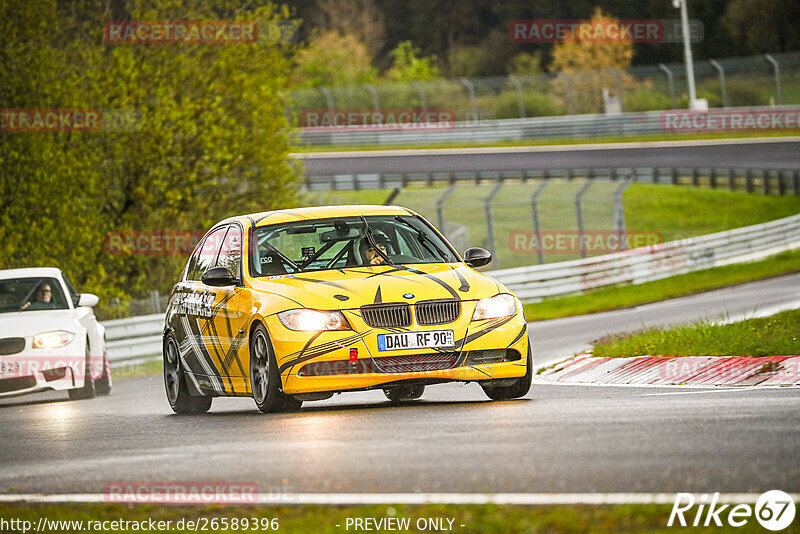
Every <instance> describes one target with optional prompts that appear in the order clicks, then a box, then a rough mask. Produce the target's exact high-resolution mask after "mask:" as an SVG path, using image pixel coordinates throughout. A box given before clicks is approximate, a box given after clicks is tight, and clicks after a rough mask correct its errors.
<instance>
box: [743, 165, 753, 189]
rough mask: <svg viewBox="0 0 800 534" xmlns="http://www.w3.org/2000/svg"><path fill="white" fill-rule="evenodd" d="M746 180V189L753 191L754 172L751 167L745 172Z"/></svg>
mask: <svg viewBox="0 0 800 534" xmlns="http://www.w3.org/2000/svg"><path fill="white" fill-rule="evenodd" d="M744 182H745V191H747V192H748V193H752V192H753V172H752V171H751V170H750V169H746V170H745V172H744Z"/></svg>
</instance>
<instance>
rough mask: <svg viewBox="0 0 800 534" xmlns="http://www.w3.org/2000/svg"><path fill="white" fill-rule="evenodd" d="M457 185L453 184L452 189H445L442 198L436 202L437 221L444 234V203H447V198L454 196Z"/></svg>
mask: <svg viewBox="0 0 800 534" xmlns="http://www.w3.org/2000/svg"><path fill="white" fill-rule="evenodd" d="M455 188H456V185H455V184H452V185H451V186H450V187H448V188H447V189H445V192H444V193H442V196H440V197H439V199H438V200H437V201H436V219H437V221H438V223H439V231H440V232H442V233H445V232H444V203H445V202H447V198H448V197H449V196H450V195H452V194H453V191H454V190H455Z"/></svg>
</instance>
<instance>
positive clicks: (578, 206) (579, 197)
mask: <svg viewBox="0 0 800 534" xmlns="http://www.w3.org/2000/svg"><path fill="white" fill-rule="evenodd" d="M591 186H592V181H591V180H587V181H586V184H585V185H584V186H583V187H582V188H581V190H580V191H578V194H577V195H575V214H576V215H577V217H578V241H579V243H580V246H581V258H585V257H586V243H584V242H583V232H584V228H583V208H582V207H581V200H582V199H583V195H584V194H585V193H586V191H588V190H589V188H590V187H591Z"/></svg>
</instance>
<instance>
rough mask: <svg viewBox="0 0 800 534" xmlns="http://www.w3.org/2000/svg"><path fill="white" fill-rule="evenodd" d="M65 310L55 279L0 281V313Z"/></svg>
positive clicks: (65, 304) (61, 292) (64, 300)
mask: <svg viewBox="0 0 800 534" xmlns="http://www.w3.org/2000/svg"><path fill="white" fill-rule="evenodd" d="M67 309H69V306H68V305H67V300H66V299H65V298H64V292H63V291H62V290H61V284H59V283H58V280H56V279H55V278H40V277H35V278H10V279H6V280H0V313H11V312H19V311H36V310H67Z"/></svg>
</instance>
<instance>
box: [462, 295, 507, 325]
mask: <svg viewBox="0 0 800 534" xmlns="http://www.w3.org/2000/svg"><path fill="white" fill-rule="evenodd" d="M515 313H517V299H515V298H514V297H512V296H511V295H508V294H505V293H504V294H501V295H495V296H493V297H489V298H485V299H481V300H479V301H478V305H477V306H475V313H473V314H472V320H473V321H480V320H481V319H496V318H497V317H507V316H509V315H514V314H515Z"/></svg>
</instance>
